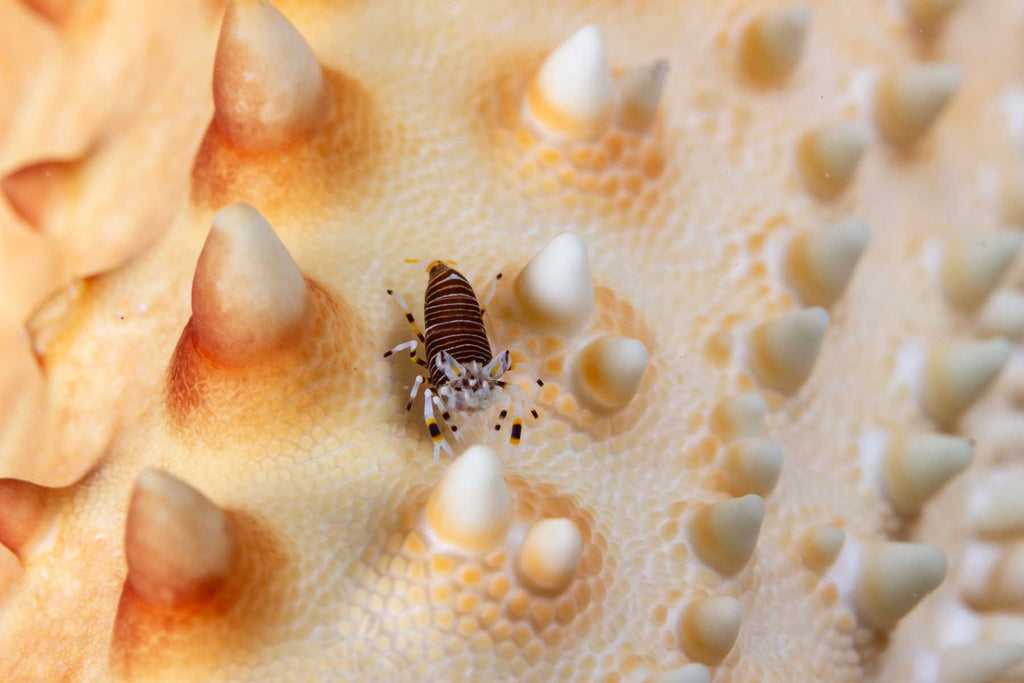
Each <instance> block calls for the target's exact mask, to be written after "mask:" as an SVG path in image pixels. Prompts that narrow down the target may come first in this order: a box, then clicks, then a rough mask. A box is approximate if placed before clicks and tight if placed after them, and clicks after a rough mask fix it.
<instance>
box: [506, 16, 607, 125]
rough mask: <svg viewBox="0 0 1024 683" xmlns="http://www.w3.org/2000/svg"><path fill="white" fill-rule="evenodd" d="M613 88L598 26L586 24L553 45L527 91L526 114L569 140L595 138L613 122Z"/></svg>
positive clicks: (604, 47)
mask: <svg viewBox="0 0 1024 683" xmlns="http://www.w3.org/2000/svg"><path fill="white" fill-rule="evenodd" d="M614 106H615V89H614V82H613V79H612V71H611V66H610V65H609V63H608V48H607V46H606V45H605V40H604V35H603V34H602V33H601V29H599V28H598V27H597V26H594V25H592V24H591V25H588V26H584V27H583V28H581V29H580V30H578V31H577V32H576V33H574V34H573V35H572V36H570V37H569V39H568V40H566V41H565V42H564V43H562V44H561V45H559V46H558V47H557V48H555V49H554V50H553V51H552V52H551V54H549V55H548V57H547V59H546V60H544V63H543V64H542V65H541V67H540V71H538V72H537V75H536V77H534V80H533V83H532V84H531V85H530V87H529V89H528V90H527V93H526V101H525V103H524V113H525V116H526V118H527V119H528V120H529V121H531V122H532V123H533V124H534V125H536V126H537V127H538V128H540V129H541V130H542V131H544V132H546V133H548V134H550V135H552V136H555V137H558V138H562V139H567V140H578V139H588V138H593V137H596V136H599V135H600V134H601V133H602V132H603V131H604V130H605V128H607V126H608V123H609V122H610V120H611V117H612V114H613V113H614Z"/></svg>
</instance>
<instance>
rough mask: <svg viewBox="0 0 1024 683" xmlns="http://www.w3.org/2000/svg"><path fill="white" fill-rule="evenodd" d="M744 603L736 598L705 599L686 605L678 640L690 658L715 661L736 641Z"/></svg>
mask: <svg viewBox="0 0 1024 683" xmlns="http://www.w3.org/2000/svg"><path fill="white" fill-rule="evenodd" d="M742 620H743V605H741V604H740V601H739V600H737V599H736V598H728V597H721V598H704V599H702V600H698V601H696V602H694V603H691V604H690V605H687V607H686V610H685V611H684V612H683V615H682V618H681V619H680V621H679V642H680V643H681V644H682V646H683V651H684V652H686V656H687V657H689V658H690V659H694V660H696V661H698V662H701V663H702V664H712V665H713V664H718V663H719V662H721V661H722V660H723V659H725V656H726V655H728V654H729V651H730V650H732V646H733V645H735V644H736V637H737V636H738V635H739V633H740V623H741V622H742Z"/></svg>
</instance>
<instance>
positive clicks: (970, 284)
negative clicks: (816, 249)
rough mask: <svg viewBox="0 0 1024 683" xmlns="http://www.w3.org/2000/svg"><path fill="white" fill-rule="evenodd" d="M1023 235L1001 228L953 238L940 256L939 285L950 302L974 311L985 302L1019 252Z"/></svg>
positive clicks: (1023, 238) (1023, 239)
mask: <svg viewBox="0 0 1024 683" xmlns="http://www.w3.org/2000/svg"><path fill="white" fill-rule="evenodd" d="M1022 242H1024V235H1022V234H1021V233H1020V232H1018V231H1016V230H1000V231H999V232H996V233H992V234H990V235H976V236H973V237H962V238H958V239H954V240H952V241H951V242H950V243H949V244H947V245H946V249H945V251H944V252H943V257H942V288H943V291H944V292H945V295H946V298H947V299H948V300H949V302H950V303H951V304H953V305H954V306H956V307H957V308H960V309H963V310H968V311H970V310H974V309H976V308H977V307H979V306H980V305H981V304H983V303H984V302H985V300H986V299H987V298H988V295H989V294H991V293H992V290H994V289H995V287H996V285H997V284H999V279H1000V278H1001V277H1002V276H1003V273H1005V272H1006V270H1007V269H1008V268H1009V267H1010V264H1011V263H1013V260H1014V258H1016V256H1017V252H1018V251H1020V247H1021V243H1022Z"/></svg>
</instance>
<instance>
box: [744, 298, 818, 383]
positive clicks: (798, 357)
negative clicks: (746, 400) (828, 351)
mask: <svg viewBox="0 0 1024 683" xmlns="http://www.w3.org/2000/svg"><path fill="white" fill-rule="evenodd" d="M827 327H828V313H826V312H825V310H824V309H822V308H809V309H806V310H803V311H796V312H793V313H785V314H783V315H781V316H779V317H778V318H776V319H775V320H772V321H771V322H768V323H765V324H764V325H762V326H761V327H759V328H757V329H756V330H754V333H753V335H752V336H751V349H750V352H751V357H750V361H751V367H752V369H753V371H754V374H755V375H757V380H758V382H760V383H761V384H763V385H764V386H766V387H769V388H771V389H775V390H777V391H780V392H783V393H787V394H791V393H794V392H795V391H796V390H797V389H799V388H800V386H801V385H802V384H803V383H804V382H806V381H807V378H808V377H810V375H811V370H813V369H814V362H815V361H816V360H817V358H818V351H819V350H820V349H821V341H822V339H823V338H824V337H825V329H826V328H827Z"/></svg>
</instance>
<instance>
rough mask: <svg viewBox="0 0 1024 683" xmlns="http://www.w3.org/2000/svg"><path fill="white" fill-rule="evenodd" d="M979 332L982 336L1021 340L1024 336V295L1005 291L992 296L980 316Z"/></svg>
mask: <svg viewBox="0 0 1024 683" xmlns="http://www.w3.org/2000/svg"><path fill="white" fill-rule="evenodd" d="M978 330H979V331H981V333H982V334H990V335H999V336H1003V337H1007V338H1008V339H1019V338H1020V337H1021V335H1024V294H1022V293H1021V292H1018V291H1016V290H1011V289H1003V290H999V291H997V292H996V293H995V294H993V295H992V296H990V297H989V299H988V302H986V304H985V307H984V308H983V309H981V313H979V314H978Z"/></svg>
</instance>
